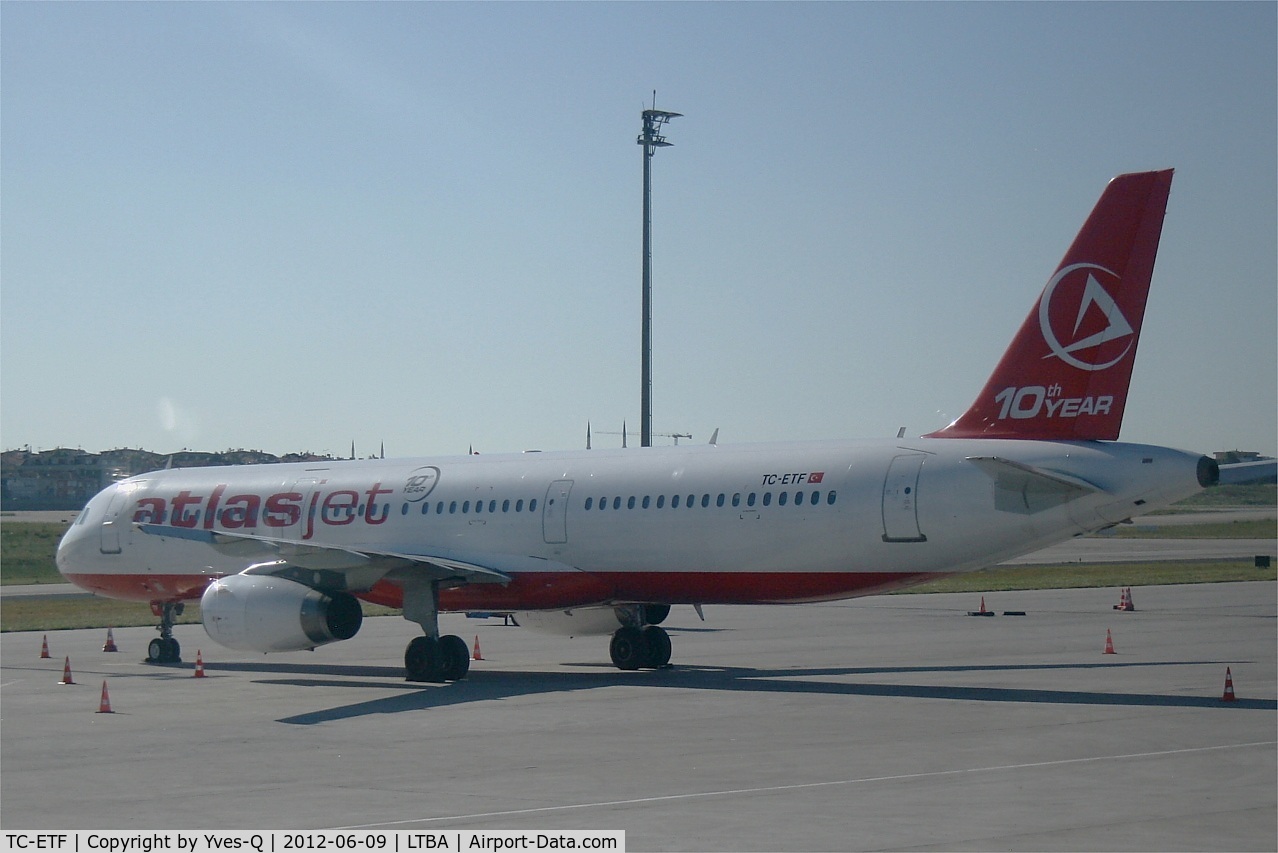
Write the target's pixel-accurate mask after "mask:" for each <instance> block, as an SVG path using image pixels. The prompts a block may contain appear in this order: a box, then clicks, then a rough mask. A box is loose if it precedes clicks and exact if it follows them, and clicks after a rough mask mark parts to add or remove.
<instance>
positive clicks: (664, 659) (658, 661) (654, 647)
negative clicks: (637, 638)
mask: <svg viewBox="0 0 1278 853" xmlns="http://www.w3.org/2000/svg"><path fill="white" fill-rule="evenodd" d="M643 639H644V645H645V646H647V654H646V655H645V660H644V662H643V664H642V666H646V667H651V668H652V669H661V668H662V667H663V666H666V665H667V664H669V663H670V635H669V634H667V633H666V631H665V629H664V628H658V627H657V626H656V625H649V626H648V627H646V628H644V629H643Z"/></svg>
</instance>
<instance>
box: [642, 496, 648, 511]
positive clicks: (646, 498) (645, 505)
mask: <svg viewBox="0 0 1278 853" xmlns="http://www.w3.org/2000/svg"><path fill="white" fill-rule="evenodd" d="M648 501H649V498H648V496H647V495H644V496H643V508H644V509H647V508H648Z"/></svg>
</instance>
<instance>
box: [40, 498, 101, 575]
mask: <svg viewBox="0 0 1278 853" xmlns="http://www.w3.org/2000/svg"><path fill="white" fill-rule="evenodd" d="M115 488H116V487H115V486H110V487H108V488H106V489H103V490H102V491H101V492H99V493H98V494H97V495H95V496H94V497H92V498H90V499H89V502H88V503H87V504H85V506H84V509H82V510H80V514H79V515H78V516H76V519H75V521H73V522H72V523H71V526H70V527H68V528H67V532H66V533H64V534H62V539H61V540H60V541H59V542H58V550H57V553H56V555H55V557H54V562H55V563H56V564H57V567H58V572H59V574H61V575H62V576H63V577H65V578H66V579H67V580H71V581H74V578H73V577H72V575H75V574H77V573H80V572H82V571H83V570H84V567H85V560H86V557H87V556H89V555H90V550H91V549H92V550H96V549H97V545H96V541H95V538H94V536H95V533H96V532H97V527H96V525H95V524H94V523H93V522H94V520H95V518H96V519H97V520H98V521H101V516H102V513H103V507H104V506H106V503H107V502H108V501H109V500H110V493H111V492H113V491H114V490H115Z"/></svg>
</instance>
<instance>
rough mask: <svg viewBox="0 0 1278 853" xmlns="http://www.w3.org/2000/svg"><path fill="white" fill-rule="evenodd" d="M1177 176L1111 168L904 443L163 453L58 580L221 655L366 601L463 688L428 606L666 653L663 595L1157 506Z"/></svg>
mask: <svg viewBox="0 0 1278 853" xmlns="http://www.w3.org/2000/svg"><path fill="white" fill-rule="evenodd" d="M1171 180H1172V170H1170V169H1167V170H1163V171H1150V172H1142V173H1133V174H1125V175H1120V176H1118V177H1116V178H1114V179H1113V180H1112V181H1111V182H1110V183H1109V184H1108V186H1107V187H1106V188H1105V190H1104V192H1103V193H1102V195H1101V197H1100V199H1099V201H1098V202H1097V204H1096V206H1095V208H1094V209H1093V210H1092V212H1091V214H1090V215H1089V217H1088V218H1087V220H1086V222H1085V223H1084V225H1083V227H1082V230H1081V231H1080V232H1079V233H1078V236H1077V237H1076V238H1075V240H1074V242H1073V244H1072V245H1071V246H1070V248H1069V250H1068V251H1067V252H1066V254H1065V257H1064V258H1063V259H1062V261H1061V263H1060V265H1059V266H1058V267H1057V268H1056V270H1055V272H1054V273H1053V274H1052V276H1051V278H1050V279H1049V280H1048V282H1047V285H1046V287H1045V288H1044V289H1043V291H1042V293H1041V294H1040V296H1039V298H1038V300H1037V302H1035V304H1034V306H1033V308H1032V309H1031V311H1030V313H1029V315H1028V317H1027V318H1026V319H1025V321H1024V324H1023V325H1022V326H1021V327H1020V329H1019V331H1018V332H1017V333H1016V335H1015V337H1014V338H1013V340H1012V342H1011V345H1010V346H1009V347H1008V349H1007V351H1006V353H1005V354H1004V355H1003V357H1002V359H1001V360H1000V361H999V363H998V365H997V366H996V367H995V369H994V372H993V373H992V374H991V376H990V378H989V380H988V382H987V383H986V385H985V387H984V388H983V389H982V391H981V392H980V394H979V395H978V396H977V398H976V400H975V401H974V402H973V403H972V405H971V407H970V408H969V409H968V410H967V411H966V412H964V413H963V414H962V415H961V416H960V417H959V418H957V419H956V420H955V421H954V422H953V423H951V424H949V425H948V426H946V427H944V428H943V429H940V430H938V431H935V432H931V433H928V434H926V435H923V436H920V437H918V438H912V439H909V438H901V437H897V438H888V439H879V440H873V439H872V440H862V441H852V440H837V441H817V442H785V443H771V444H757V445H749V444H747V445H741V446H736V447H734V446H730V445H724V444H718V443H712V444H710V445H699V446H696V445H693V446H689V445H684V446H680V447H660V448H658V447H648V448H637V449H636V448H632V449H627V450H584V451H563V452H545V453H543V452H526V453H512V454H484V455H482V456H477V455H467V456H457V457H440V458H415V459H401V460H395V459H364V460H350V461H336V460H331V461H330V460H325V461H322V462H303V463H289V464H276V465H245V466H227V467H218V468H197V469H171V470H163V471H155V472H152V473H149V474H142V475H139V476H135V477H130V478H128V479H125V480H122V481H120V482H118V483H115V484H113V485H111V486H109V487H107V488H106V489H104V490H103V491H102V492H101V493H99V494H98V495H96V496H95V497H94V498H92V499H91V500H90V501H89V502H88V504H87V505H86V506H85V508H84V510H83V511H82V512H81V513H80V515H79V517H78V518H77V519H76V521H75V523H74V524H73V525H72V526H71V528H70V529H69V530H68V531H67V533H66V535H65V537H64V538H63V539H62V541H61V543H60V544H59V546H58V552H57V564H58V569H59V571H60V572H61V573H62V574H63V575H64V576H65V577H66V578H67V579H68V580H69V581H71V582H72V583H74V584H77V585H79V586H81V587H83V588H85V589H88V590H91V591H93V592H94V593H98V594H101V595H104V596H107V597H111V598H120V599H131V600H138V601H147V602H150V603H151V606H152V610H153V612H154V613H155V615H156V616H157V617H158V618H159V619H160V624H159V626H158V628H157V630H158V631H159V636H158V637H157V638H156V639H154V640H152V642H151V643H150V646H149V649H148V660H151V661H153V662H158V663H164V662H178V661H180V648H179V645H178V642H177V640H176V639H174V638H173V634H172V627H173V619H174V618H175V616H176V615H180V613H181V611H182V608H183V606H184V603H185V602H187V601H192V600H195V599H199V600H200V604H201V612H202V619H203V623H204V627H205V629H206V631H207V632H208V634H209V636H210V637H211V638H212V639H213V640H215V641H217V642H218V643H220V644H222V645H224V646H227V647H230V648H233V649H241V650H252V651H258V652H283V651H292V650H302V649H313V648H315V647H316V646H319V645H322V644H325V643H330V642H334V641H338V640H347V639H350V638H351V637H353V636H355V634H356V633H357V632H358V630H359V628H360V624H361V620H362V618H363V617H362V612H361V608H360V601H361V600H362V601H366V602H372V603H375V604H381V605H386V606H388V607H393V608H402V609H403V615H404V618H405V619H406V620H408V621H410V622H415V623H417V624H418V625H419V626H420V627H421V632H422V635H421V636H417V637H414V638H413V639H412V640H411V641H410V642H409V643H408V645H407V648H406V650H405V653H404V667H405V675H406V678H407V680H409V681H424V682H450V681H457V680H459V679H461V678H464V677H465V676H466V674H467V672H468V670H469V666H470V655H469V652H468V649H467V646H466V643H465V642H464V641H463V640H462V639H461V638H460V637H457V636H454V635H445V636H440V632H439V613H440V612H441V611H443V612H461V611H486V612H518V613H520V614H523V615H522V616H521V618H520V622H521V624H534V625H540V626H541V627H543V628H547V629H550V630H555V629H558V630H560V631H562V632H564V633H571V634H585V633H600V634H604V635H607V634H609V633H611V635H612V638H611V641H610V644H609V654H610V657H611V659H612V663H613V664H614V665H615V666H616V667H618V668H619V669H622V670H635V669H657V668H661V667H665V666H667V665H669V662H670V659H671V653H672V649H671V642H670V637H669V634H668V633H667V632H666V631H665V629H663V628H661V627H660V626H659V623H660V622H661V621H662V619H663V618H664V617H665V615H666V614H667V613H668V612H669V608H670V606H671V605H684V604H691V605H694V606H696V607H698V609H700V606H701V605H706V604H777V603H799V602H818V601H829V600H836V599H846V598H852V597H856V596H862V595H870V594H874V593H879V592H883V591H886V590H891V589H895V588H900V587H904V586H908V585H911V584H916V583H920V582H923V581H927V580H930V579H933V578H936V577H938V576H942V575H947V574H953V573H956V572H966V571H973V570H976V569H981V568H985V567H988V566H991V565H994V564H997V563H999V562H1001V561H1004V560H1007V559H1009V558H1012V557H1015V556H1018V555H1021V554H1026V553H1029V552H1032V551H1035V550H1038V549H1040V548H1044V547H1046V546H1049V545H1053V544H1056V543H1058V542H1062V541H1065V540H1068V539H1070V538H1071V537H1076V536H1081V535H1084V534H1087V533H1091V532H1094V531H1097V530H1100V529H1102V528H1106V527H1109V526H1112V525H1114V524H1117V523H1120V522H1123V521H1125V520H1128V519H1130V518H1131V517H1132V516H1133V515H1137V514H1144V513H1148V512H1151V511H1153V510H1156V509H1159V508H1162V507H1165V506H1168V505H1170V504H1172V503H1175V502H1176V501H1179V500H1181V499H1183V498H1185V497H1188V496H1189V495H1192V494H1194V493H1196V492H1197V491H1198V490H1199V489H1200V488H1204V487H1206V486H1210V485H1212V484H1214V483H1215V482H1216V481H1217V479H1218V477H1219V469H1218V466H1217V464H1216V462H1215V461H1214V460H1212V459H1210V458H1208V457H1206V456H1201V455H1198V454H1194V453H1190V452H1186V451H1181V450H1175V449H1171V448H1164V447H1155V446H1149V445H1143V444H1129V443H1122V442H1119V441H1117V439H1118V434H1119V428H1120V425H1121V423H1122V418H1123V412H1124V409H1125V405H1126V402H1127V393H1128V386H1129V384H1130V380H1131V372H1132V364H1133V360H1134V358H1135V355H1136V344H1137V340H1138V338H1139V334H1140V329H1141V325H1142V321H1143V318H1144V309H1145V303H1146V297H1147V294H1148V291H1149V285H1150V280H1151V278H1152V274H1153V267H1154V259H1155V255H1156V254H1157V249H1158V242H1159V238H1160V235H1161V232H1162V224H1163V218H1164V214H1165V212H1166V206H1167V199H1168V195H1169V192H1170V188H1171Z"/></svg>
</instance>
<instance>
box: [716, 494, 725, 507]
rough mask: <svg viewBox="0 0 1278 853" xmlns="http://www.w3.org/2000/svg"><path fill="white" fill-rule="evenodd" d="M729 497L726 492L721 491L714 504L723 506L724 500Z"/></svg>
mask: <svg viewBox="0 0 1278 853" xmlns="http://www.w3.org/2000/svg"><path fill="white" fill-rule="evenodd" d="M727 497H728V496H727V495H725V494H723V493H722V492H720V493H719V497H717V498H715V501H714V505H715V506H723V502H724V501H725V500H726V499H727Z"/></svg>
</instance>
